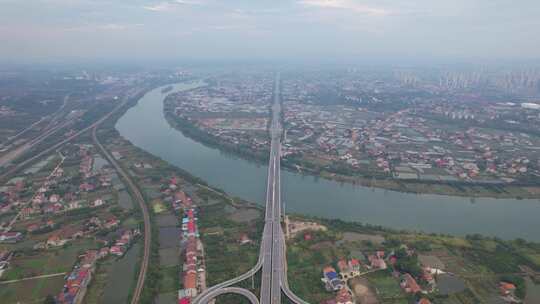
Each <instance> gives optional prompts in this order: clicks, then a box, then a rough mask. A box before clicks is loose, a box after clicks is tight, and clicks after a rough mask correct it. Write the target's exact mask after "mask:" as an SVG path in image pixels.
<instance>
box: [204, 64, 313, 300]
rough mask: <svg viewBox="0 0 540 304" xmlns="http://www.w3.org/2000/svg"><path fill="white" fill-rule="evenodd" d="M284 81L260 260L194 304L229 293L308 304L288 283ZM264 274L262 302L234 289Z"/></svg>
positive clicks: (275, 107) (276, 106) (273, 133)
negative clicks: (283, 190) (283, 175)
mask: <svg viewBox="0 0 540 304" xmlns="http://www.w3.org/2000/svg"><path fill="white" fill-rule="evenodd" d="M280 85H281V79H280V74H279V73H277V74H276V79H275V83H274V93H273V95H274V98H273V103H272V123H271V125H270V130H269V132H270V137H271V142H270V159H269V161H268V177H267V187H266V210H265V224H264V230H263V235H262V240H261V248H260V253H259V260H258V261H257V264H255V266H254V267H253V268H252V269H251V270H249V271H248V272H246V273H245V274H243V275H241V276H238V277H236V278H233V279H231V280H228V281H226V282H223V283H220V284H217V285H215V286H212V287H210V288H208V289H207V290H205V291H203V292H202V293H201V294H200V295H199V296H198V297H196V298H195V299H194V301H193V303H195V304H207V303H209V302H210V301H212V300H213V299H215V298H216V297H217V296H219V295H223V294H227V293H235V294H240V295H243V296H244V297H246V298H247V299H248V300H249V301H250V302H251V303H252V304H258V303H261V304H281V300H282V299H281V297H282V295H284V296H285V297H286V298H287V299H288V300H289V301H290V302H292V303H296V304H307V302H306V301H304V300H302V299H300V298H299V297H298V296H296V295H295V294H294V293H293V292H292V291H291V290H290V289H289V283H288V280H287V261H286V247H285V246H286V244H285V235H284V234H283V230H282V228H281V215H282V210H281V209H282V204H281V189H280V186H281V165H280V160H281V134H282V126H281V122H280V121H281V119H280V116H281V102H280V100H281V88H280ZM259 271H261V288H260V299H257V298H256V297H254V296H253V293H251V292H250V291H249V290H247V289H243V288H238V287H231V286H233V285H235V284H238V283H240V282H242V281H244V280H246V279H248V278H250V277H252V276H254V275H255V274H256V273H258V272H259Z"/></svg>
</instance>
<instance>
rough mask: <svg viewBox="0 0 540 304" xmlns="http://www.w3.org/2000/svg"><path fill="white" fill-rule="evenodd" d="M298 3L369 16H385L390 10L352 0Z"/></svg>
mask: <svg viewBox="0 0 540 304" xmlns="http://www.w3.org/2000/svg"><path fill="white" fill-rule="evenodd" d="M299 3H300V4H301V5H303V6H306V7H316V8H320V9H340V10H350V11H354V12H356V13H361V14H366V15H370V16H386V15H389V14H390V11H388V10H386V9H383V8H379V7H374V6H369V5H364V4H360V3H358V2H357V1H354V0H300V1H299Z"/></svg>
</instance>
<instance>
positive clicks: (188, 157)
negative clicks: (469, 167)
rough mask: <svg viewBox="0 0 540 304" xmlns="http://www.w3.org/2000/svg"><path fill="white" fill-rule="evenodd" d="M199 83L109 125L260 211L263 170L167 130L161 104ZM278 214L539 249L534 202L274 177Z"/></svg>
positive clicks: (144, 101)
mask: <svg viewBox="0 0 540 304" xmlns="http://www.w3.org/2000/svg"><path fill="white" fill-rule="evenodd" d="M201 85H203V83H184V84H177V85H174V86H173V90H172V91H170V92H168V93H165V94H163V93H161V89H162V88H157V89H155V90H152V91H150V92H148V93H147V94H146V95H144V96H143V97H142V98H141V99H140V100H139V102H138V103H137V105H136V106H134V107H132V108H131V109H129V110H128V111H127V112H126V113H125V114H124V115H123V116H122V117H121V118H120V119H119V120H118V122H117V124H116V129H117V130H118V131H119V132H120V134H121V135H122V136H123V137H124V138H126V139H128V140H129V141H131V143H133V144H134V145H136V146H138V147H140V148H142V149H144V150H146V151H148V152H150V153H152V154H153V155H155V156H158V157H160V158H162V159H164V160H165V161H167V162H169V163H171V164H173V165H176V166H178V167H180V168H183V169H185V170H187V171H189V172H190V173H192V174H193V175H195V176H198V177H200V178H202V179H203V180H205V181H207V182H208V183H209V184H210V185H212V186H215V187H218V188H220V189H223V190H225V191H227V192H228V193H230V194H232V195H234V196H237V197H241V198H244V199H246V200H250V201H254V202H257V203H260V204H262V203H263V202H264V198H265V193H264V192H265V186H266V170H267V167H266V166H264V165H259V164H256V163H253V162H250V161H246V160H244V159H241V158H238V157H235V156H231V155H229V154H226V153H223V152H220V151H219V150H217V149H214V148H209V147H207V146H204V145H202V144H200V143H198V142H196V141H194V140H192V139H190V138H187V137H185V136H184V135H183V134H182V133H181V132H180V131H177V130H175V129H173V128H171V126H170V125H169V124H168V123H167V121H166V120H165V117H164V113H163V100H164V98H165V97H166V95H168V94H170V93H172V92H178V91H181V90H188V89H192V88H196V87H198V86H201ZM282 174H283V175H282V178H281V181H282V198H283V199H282V200H283V201H284V203H285V210H286V212H292V213H301V214H306V215H310V216H318V217H326V218H340V219H343V220H347V221H359V222H362V223H369V224H373V225H381V226H385V227H389V228H396V229H409V230H418V231H424V232H430V233H431V232H434V233H445V234H452V235H460V236H462V235H465V234H472V233H480V234H483V235H488V236H497V237H500V238H503V239H513V238H518V237H519V238H524V239H527V240H533V241H540V233H539V231H540V220H539V215H540V201H539V200H517V199H493V198H476V199H474V200H473V199H470V198H466V197H454V196H443V195H430V194H423V195H417V194H409V193H401V192H394V191H388V190H382V189H373V188H368V187H361V186H354V185H350V184H340V183H337V182H334V181H329V180H324V179H319V178H315V177H312V176H302V175H300V174H298V173H294V172H289V171H285V170H283V171H282Z"/></svg>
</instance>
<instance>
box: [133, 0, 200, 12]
mask: <svg viewBox="0 0 540 304" xmlns="http://www.w3.org/2000/svg"><path fill="white" fill-rule="evenodd" d="M201 4H203V2H201V1H197V0H175V1H164V2H160V3H157V4H154V5H145V6H143V8H144V9H145V10H148V11H153V12H166V11H170V10H173V9H175V8H176V7H178V6H180V5H201Z"/></svg>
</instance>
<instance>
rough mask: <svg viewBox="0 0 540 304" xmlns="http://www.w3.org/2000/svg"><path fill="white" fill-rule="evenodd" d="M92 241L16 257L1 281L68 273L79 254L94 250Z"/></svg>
mask: <svg viewBox="0 0 540 304" xmlns="http://www.w3.org/2000/svg"><path fill="white" fill-rule="evenodd" d="M95 245H96V244H95V243H94V242H93V241H92V240H78V241H75V242H73V243H72V244H69V245H67V246H66V248H58V249H54V250H49V251H43V252H38V253H37V254H36V255H24V254H22V255H18V256H15V257H14V258H13V259H12V260H11V266H10V268H9V270H8V271H7V272H6V273H5V274H4V276H3V277H2V279H3V280H17V279H22V278H26V277H33V276H38V275H43V274H53V273H59V272H68V271H70V270H71V268H72V266H73V264H74V263H75V262H76V261H77V258H78V256H79V254H80V253H81V252H83V251H84V250H86V249H89V248H95V247H96V246H95Z"/></svg>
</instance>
